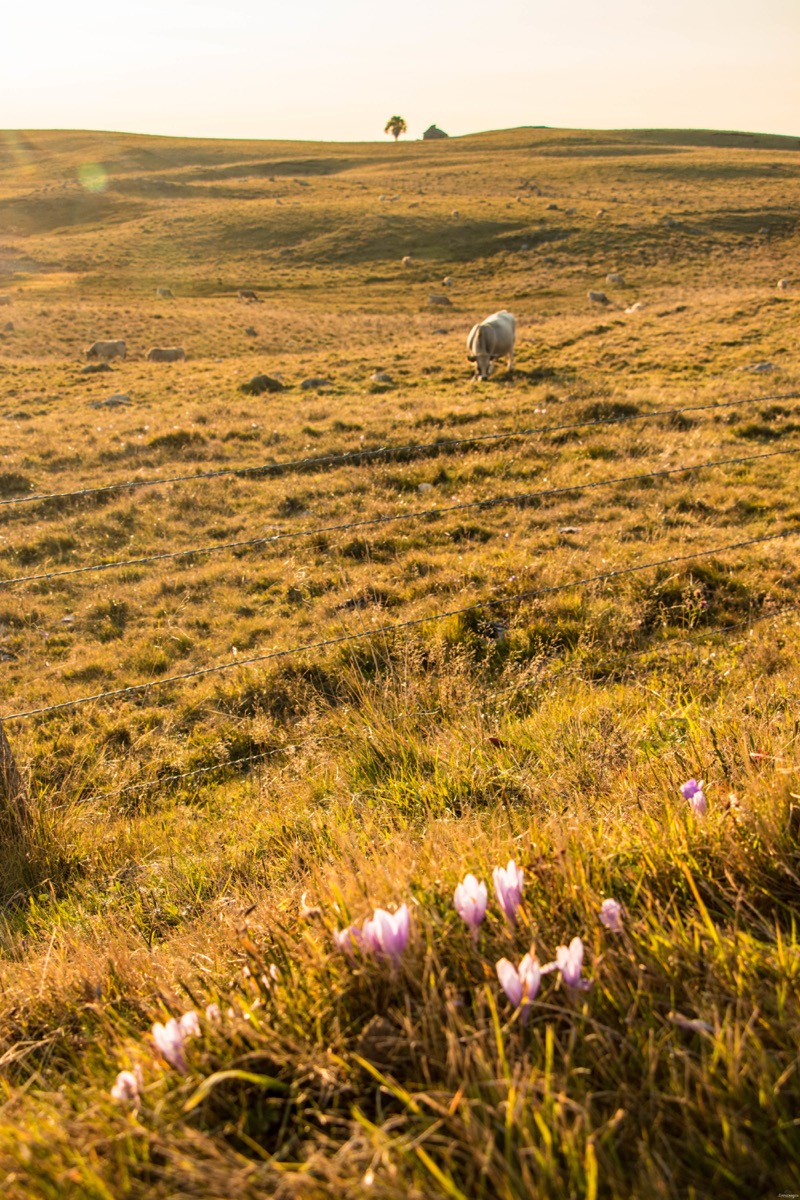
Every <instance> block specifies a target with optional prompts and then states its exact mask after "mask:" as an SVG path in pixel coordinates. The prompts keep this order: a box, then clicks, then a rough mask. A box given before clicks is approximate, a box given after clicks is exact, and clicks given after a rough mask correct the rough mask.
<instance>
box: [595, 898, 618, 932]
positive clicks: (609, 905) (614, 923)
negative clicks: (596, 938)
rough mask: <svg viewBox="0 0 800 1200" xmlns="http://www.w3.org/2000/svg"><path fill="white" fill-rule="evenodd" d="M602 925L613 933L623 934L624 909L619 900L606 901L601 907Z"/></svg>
mask: <svg viewBox="0 0 800 1200" xmlns="http://www.w3.org/2000/svg"><path fill="white" fill-rule="evenodd" d="M600 924H601V925H605V927H606V929H610V930H611V932H612V933H622V908H621V906H620V904H619V901H618V900H604V901H603V903H602V904H601V905H600Z"/></svg>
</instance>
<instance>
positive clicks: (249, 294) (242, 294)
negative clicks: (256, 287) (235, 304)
mask: <svg viewBox="0 0 800 1200" xmlns="http://www.w3.org/2000/svg"><path fill="white" fill-rule="evenodd" d="M239 299H240V300H249V301H250V303H251V304H252V303H255V304H258V303H259V300H258V296H257V295H256V294H255V292H254V291H253V289H252V288H240V289H239Z"/></svg>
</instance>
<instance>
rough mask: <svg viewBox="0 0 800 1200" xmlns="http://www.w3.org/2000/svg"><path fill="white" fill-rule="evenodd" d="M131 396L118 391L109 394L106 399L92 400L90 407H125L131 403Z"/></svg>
mask: <svg viewBox="0 0 800 1200" xmlns="http://www.w3.org/2000/svg"><path fill="white" fill-rule="evenodd" d="M130 402H131V398H130V396H126V395H125V393H124V392H117V393H116V394H115V395H113V396H108V397H107V398H106V399H105V400H92V402H91V403H90V405H89V408H123V407H124V406H125V405H126V404H130Z"/></svg>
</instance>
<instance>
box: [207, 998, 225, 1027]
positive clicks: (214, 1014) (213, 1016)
mask: <svg viewBox="0 0 800 1200" xmlns="http://www.w3.org/2000/svg"><path fill="white" fill-rule="evenodd" d="M206 1020H207V1021H212V1022H213V1023H214V1024H215V1025H216V1024H217V1022H218V1021H221V1020H222V1012H221V1010H220V1007H219V1005H218V1004H217V1002H216V1000H212V1001H211V1003H210V1004H207V1005H206Z"/></svg>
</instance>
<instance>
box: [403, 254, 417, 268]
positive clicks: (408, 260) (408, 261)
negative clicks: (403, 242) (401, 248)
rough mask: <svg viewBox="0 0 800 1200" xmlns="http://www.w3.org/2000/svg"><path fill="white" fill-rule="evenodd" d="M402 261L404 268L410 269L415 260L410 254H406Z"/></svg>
mask: <svg viewBox="0 0 800 1200" xmlns="http://www.w3.org/2000/svg"><path fill="white" fill-rule="evenodd" d="M401 261H402V263H403V266H404V267H410V266H411V264H412V262H413V261H414V260H413V258H412V257H411V255H410V254H404V255H403V257H402V260H401Z"/></svg>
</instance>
